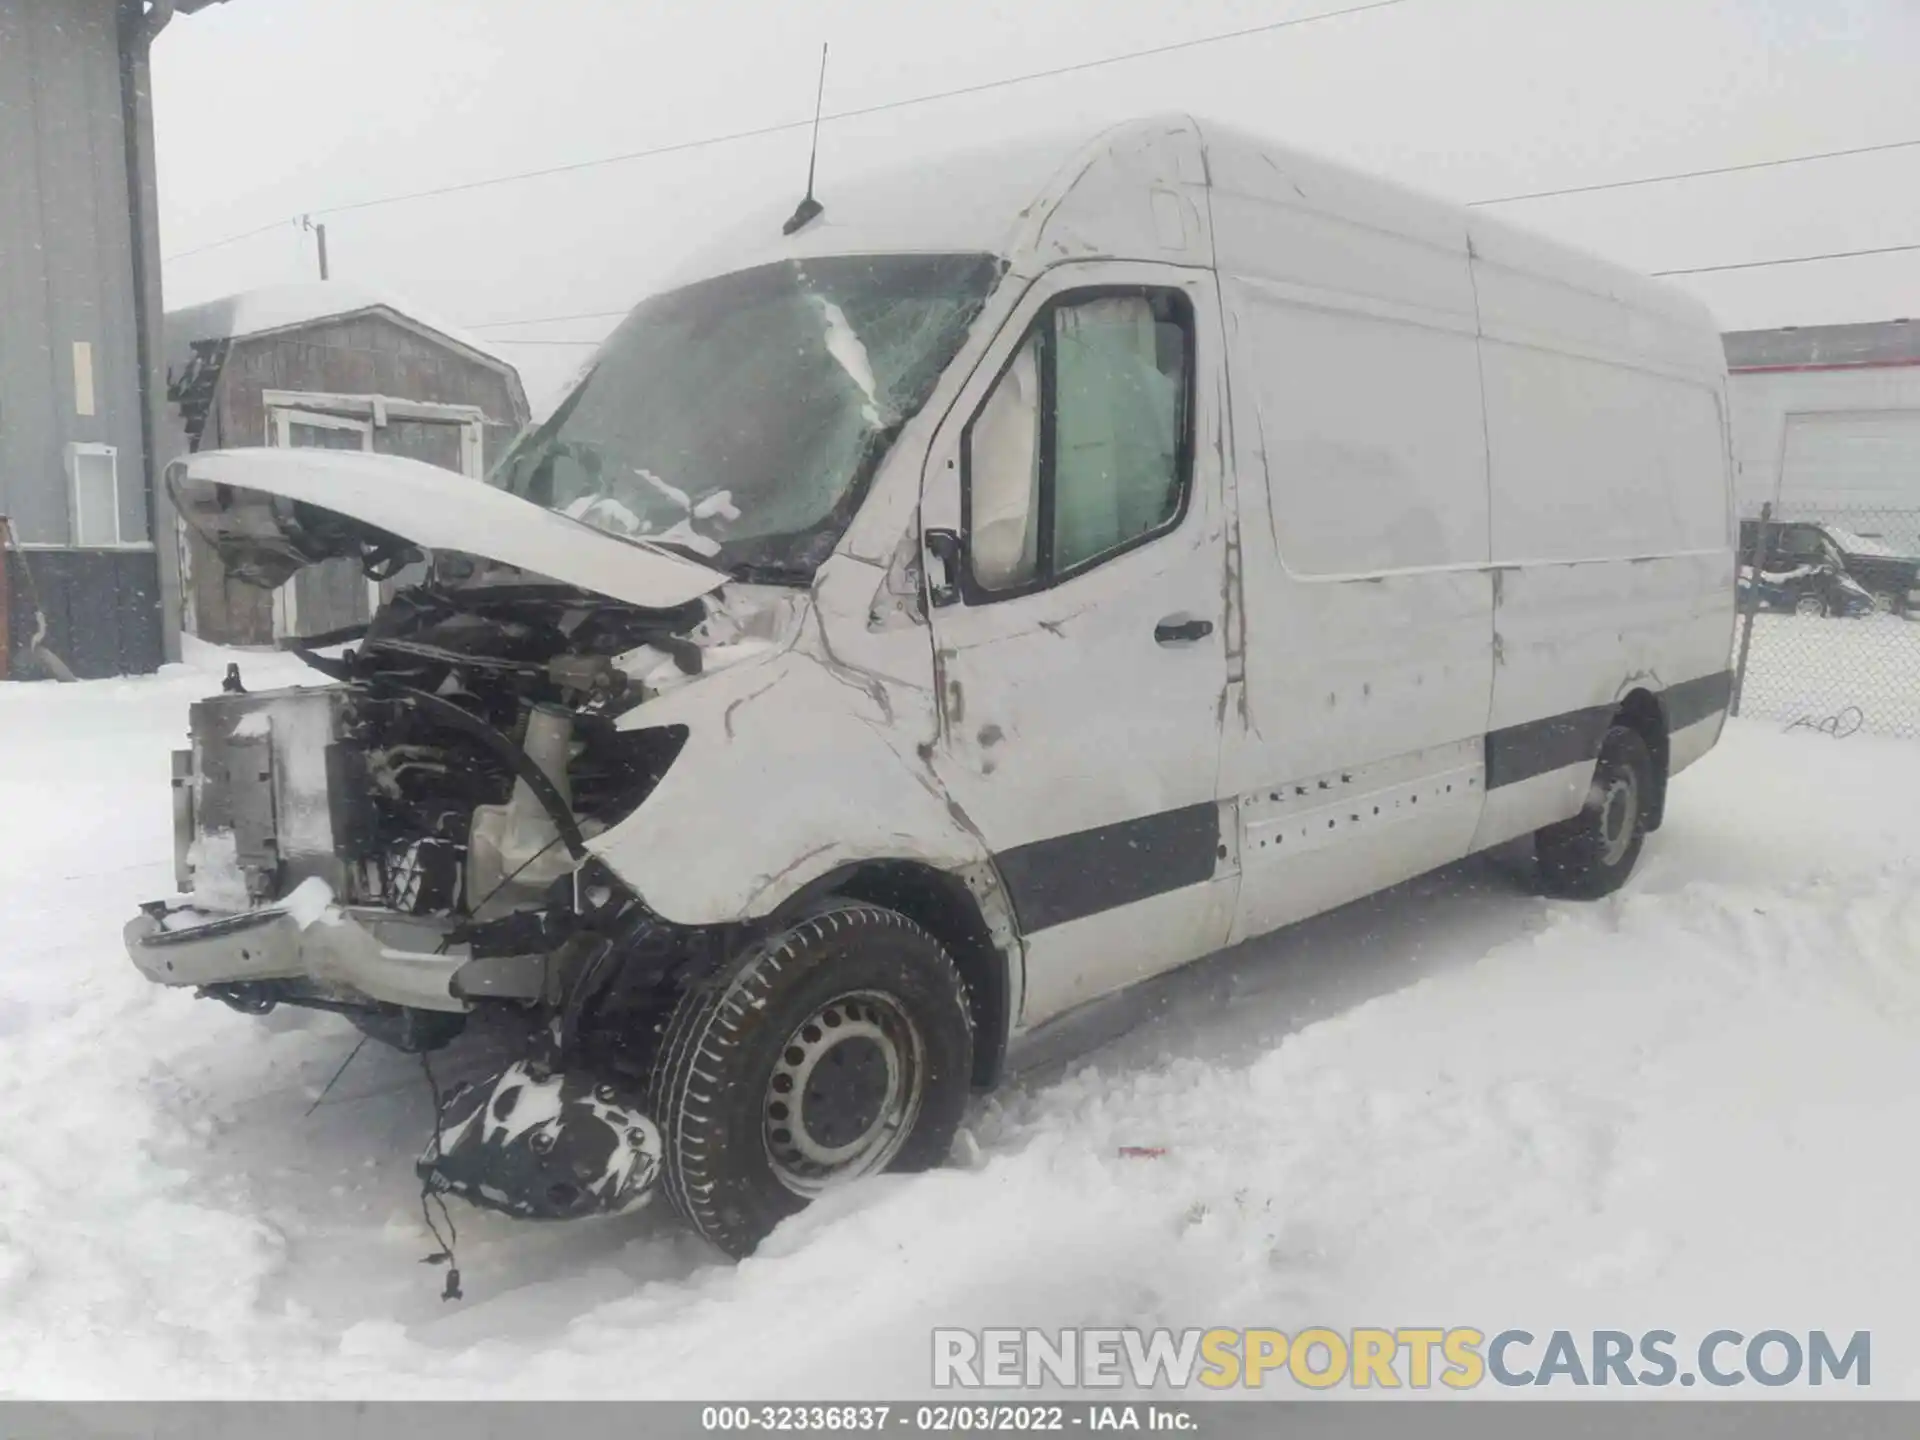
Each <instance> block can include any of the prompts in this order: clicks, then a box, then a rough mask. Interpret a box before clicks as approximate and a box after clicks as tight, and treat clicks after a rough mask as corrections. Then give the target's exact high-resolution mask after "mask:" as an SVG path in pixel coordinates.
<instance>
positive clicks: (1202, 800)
mask: <svg viewBox="0 0 1920 1440" xmlns="http://www.w3.org/2000/svg"><path fill="white" fill-rule="evenodd" d="M1219 315H1220V311H1219V305H1218V302H1217V300H1216V298H1215V292H1214V286H1213V280H1212V276H1211V275H1210V274H1208V273H1206V272H1201V271H1194V270H1189V269H1184V268H1176V267H1169V266H1156V265H1144V264H1123V263H1111V264H1108V263H1102V264H1088V265H1072V266H1065V267H1060V268H1059V269H1056V270H1052V271H1049V272H1048V274H1047V276H1046V277H1044V278H1043V279H1042V280H1040V281H1039V282H1037V283H1036V284H1035V286H1034V287H1033V289H1032V290H1030V291H1029V292H1028V294H1027V295H1026V296H1025V298H1024V299H1023V301H1022V303H1021V304H1020V306H1019V307H1018V308H1017V309H1016V311H1015V312H1014V314H1013V316H1012V317H1011V319H1010V320H1009V321H1008V322H1007V325H1006V327H1005V328H1004V329H1003V331H1002V332H1001V335H1000V339H999V343H996V344H995V345H994V346H993V347H992V348H991V349H990V350H989V351H988V355H987V358H986V359H985V360H984V361H982V363H981V365H980V367H979V369H978V370H977V371H976V372H975V373H974V375H973V376H972V377H971V379H970V380H969V381H968V383H967V385H966V386H965V388H964V389H963V390H962V391H961V394H960V398H959V400H958V402H957V403H956V404H955V406H954V408H953V409H952V410H951V411H950V412H949V413H948V415H947V416H946V418H945V420H944V421H943V422H942V425H941V428H940V430H939V432H938V433H937V435H936V437H935V440H934V443H933V447H932V449H931V451H930V453H929V458H928V466H927V471H926V475H925V481H924V487H923V493H922V506H921V524H922V539H923V542H924V548H925V554H924V557H923V558H924V563H925V564H926V566H927V576H928V584H929V597H930V600H931V602H932V605H931V618H932V628H933V637H934V645H935V681H936V684H937V685H938V687H939V691H940V708H941V736H940V741H939V744H938V746H937V747H936V754H935V756H934V759H933V763H934V767H935V769H936V771H937V772H938V774H939V776H940V778H941V780H942V782H943V783H944V784H945V786H946V788H947V791H948V793H949V794H950V795H951V796H952V797H953V798H954V799H955V800H956V801H957V802H958V803H959V805H960V806H961V807H962V808H963V809H964V810H965V811H966V814H967V817H968V819H969V820H970V822H971V823H972V824H973V825H974V826H975V827H976V828H977V829H978V830H979V831H980V832H981V833H982V835H983V836H984V837H985V839H986V842H987V844H988V846H989V847H990V848H991V849H992V850H993V852H994V854H995V857H996V859H997V861H998V864H999V868H1000V872H1001V875H1002V878H1003V879H1004V880H1005V882H1006V885H1007V888H1008V891H1009V894H1010V897H1011V899H1012V902H1013V906H1014V910H1015V913H1016V915H1017V917H1018V919H1019V922H1020V926H1021V930H1022V933H1023V935H1024V936H1025V938H1026V942H1027V960H1026V977H1027V978H1026V992H1025V995H1024V997H1023V999H1022V1003H1021V1008H1020V1023H1021V1024H1022V1025H1023V1026H1031V1025H1034V1024H1037V1023H1038V1022H1040V1021H1042V1020H1045V1019H1047V1018H1048V1017H1050V1016H1052V1015H1055V1014H1058V1013H1059V1012H1061V1011H1063V1010H1066V1009H1069V1008H1071V1007H1072V1006H1074V1005H1077V1004H1080V1003H1082V1002H1084V1001H1087V1000H1091V999H1094V998H1095V997H1097V996H1099V995H1101V994H1104V993H1106V992H1108V991H1111V990H1115V989H1118V988H1120V987H1121V986H1123V985H1126V984H1128V983H1131V982H1132V981H1135V980H1138V979H1141V978H1143V977H1145V976H1147V975H1150V974H1153V973H1155V972H1157V971H1160V970H1164V969H1168V968H1170V967H1172V966H1174V965H1178V964H1182V963H1184V962H1186V961H1188V960H1191V959H1194V958H1196V957H1197V956H1199V955H1203V954H1205V953H1207V952H1208V951H1211V950H1214V949H1218V948H1219V947H1220V946H1221V945H1222V944H1224V943H1225V940H1226V936H1227V933H1228V930H1229V928H1230V926H1231V923H1232V918H1233V910H1234V904H1235V900H1236V877H1237V864H1236V862H1235V859H1234V856H1233V846H1234V837H1233V827H1232V826H1231V825H1230V824H1225V825H1223V823H1222V820H1221V814H1220V808H1219V805H1218V801H1217V785H1218V775H1219V760H1220V745H1221V719H1222V712H1223V709H1224V706H1225V696H1226V686H1227V671H1228V663H1227V636H1228V629H1229V627H1228V623H1227V622H1228V616H1227V613H1226V606H1227V602H1226V592H1227V585H1226V579H1227V574H1226V546H1225V541H1224V538H1223V537H1224V534H1225V529H1226V527H1225V524H1224V517H1225V506H1226V503H1227V502H1226V496H1225V494H1224V493H1223V476H1222V462H1221V450H1222V447H1221V446H1220V445H1219V444H1218V443H1217V439H1218V436H1219V434H1220V425H1221V417H1220V414H1219V408H1218V407H1219V398H1218V397H1219V396H1220V394H1221V382H1222V377H1223V370H1222V365H1221V360H1220V356H1221V353H1222V347H1221V344H1220V338H1219V325H1220V321H1219Z"/></svg>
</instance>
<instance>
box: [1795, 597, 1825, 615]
mask: <svg viewBox="0 0 1920 1440" xmlns="http://www.w3.org/2000/svg"><path fill="white" fill-rule="evenodd" d="M1793 613H1794V614H1796V615H1806V616H1821V615H1825V614H1826V613H1827V602H1826V601H1824V600H1822V599H1821V598H1820V597H1819V596H1818V595H1802V596H1801V597H1800V598H1799V599H1798V600H1796V601H1794V602H1793Z"/></svg>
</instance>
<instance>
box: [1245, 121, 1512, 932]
mask: <svg viewBox="0 0 1920 1440" xmlns="http://www.w3.org/2000/svg"><path fill="white" fill-rule="evenodd" d="M1208 158H1209V164H1210V169H1211V173H1212V176H1213V183H1214V195H1213V223H1214V239H1215V246H1216V250H1217V252H1218V265H1219V271H1220V276H1221V289H1222V296H1223V299H1224V301H1225V305H1226V309H1227V312H1228V315H1229V328H1230V331H1231V338H1230V344H1229V364H1230V366H1231V374H1230V390H1231V398H1232V414H1233V446H1234V454H1235V459H1236V482H1237V486H1238V494H1239V500H1240V554H1241V576H1242V587H1243V593H1244V596H1245V612H1246V626H1247V640H1246V649H1245V667H1244V669H1245V673H1244V678H1243V683H1242V687H1241V695H1240V703H1239V704H1238V705H1237V706H1235V707H1233V708H1231V709H1230V711H1229V713H1228V715H1227V733H1226V742H1225V749H1224V752H1223V759H1222V771H1221V794H1222V796H1223V798H1225V799H1228V800H1230V801H1231V802H1232V803H1234V804H1235V805H1236V806H1237V810H1238V815H1239V821H1240V858H1241V868H1242V883H1241V903H1240V909H1239V914H1238V917H1237V921H1236V926H1235V932H1234V936H1235V938H1236V939H1238V938H1242V937H1244V936H1247V935H1252V934H1258V933H1261V932H1262V931H1265V930H1270V929H1273V928H1275V927H1277V926H1279V925H1283V924H1286V923H1288V922H1290V921H1292V920H1296V919H1299V918H1301V917H1303V916H1306V915H1310V914H1313V913H1315V912H1317V911H1320V910H1325V909H1328V908H1330V907H1331V906H1334V905H1338V904H1341V903H1343V902H1345V901H1347V900H1351V899H1354V898H1357V897H1358V896H1361V895H1364V894H1367V893H1370V892H1372V891H1374V890H1378V889H1381V888H1383V887H1385V886H1388V885H1392V884H1395V883H1397V882H1398V881H1401V880H1404V879H1407V878H1409V877H1410V876H1413V875H1416V874H1419V873H1421V872H1423V871H1426V870H1430V869H1432V868H1434V867H1435V866H1438V865H1442V864H1445V863H1447V862H1448V861H1450V860H1454V859H1457V858H1459V857H1460V856H1462V855H1464V854H1466V853H1467V849H1468V846H1469V844H1470V843H1471V841H1472V837H1473V834H1474V831H1475V828H1476V826H1477V823H1478V820H1479V815H1480V805H1481V794H1482V770H1483V766H1482V758H1481V747H1482V736H1483V735H1484V733H1485V730H1486V723H1487V698H1488V694H1489V691H1490V689H1491V685H1492V651H1491V637H1492V603H1493V598H1492V597H1493V584H1492V579H1491V576H1490V574H1489V572H1488V569H1487V562H1488V557H1489V547H1488V524H1489V515H1488V509H1487V489H1486V440H1485V433H1484V428H1483V425H1482V420H1481V398H1480V375H1479V359H1478V354H1477V350H1476V331H1477V321H1476V317H1475V312H1474V300H1473V288H1472V279H1471V276H1470V274H1469V271H1468V263H1467V249H1466V231H1465V225H1464V223H1463V221H1462V220H1461V219H1460V218H1459V217H1458V215H1457V214H1451V213H1449V212H1448V211H1447V210H1446V208H1445V207H1443V206H1439V205H1437V204H1435V203H1433V202H1429V201H1425V200H1422V199H1420V198H1419V197H1412V196H1409V195H1407V194H1406V193H1405V192H1402V191H1400V190H1398V189H1397V187H1394V186H1391V185H1387V184H1384V183H1382V182H1376V181H1372V180H1369V179H1366V178H1365V177H1357V176H1352V175H1349V174H1347V173H1345V172H1341V171H1337V170H1334V169H1332V168H1331V167H1324V166H1320V165H1318V164H1316V163H1314V162H1309V161H1305V160H1301V159H1298V158H1297V157H1293V156H1286V157H1283V158H1280V159H1270V158H1269V157H1268V156H1267V155H1266V154H1264V153H1263V152H1262V151H1260V150H1259V149H1257V148H1255V147H1252V146H1250V145H1247V144H1245V143H1244V142H1240V141H1238V140H1237V139H1235V138H1234V137H1231V136H1226V137H1216V136H1215V135H1214V134H1213V133H1212V132H1211V131H1210V132H1209V148H1208Z"/></svg>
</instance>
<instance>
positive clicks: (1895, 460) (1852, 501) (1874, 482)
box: [1780, 410, 1920, 510]
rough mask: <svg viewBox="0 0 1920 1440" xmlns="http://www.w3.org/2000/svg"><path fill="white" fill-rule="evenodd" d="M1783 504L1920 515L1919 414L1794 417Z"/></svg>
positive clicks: (1782, 486) (1894, 412) (1782, 479)
mask: <svg viewBox="0 0 1920 1440" xmlns="http://www.w3.org/2000/svg"><path fill="white" fill-rule="evenodd" d="M1780 501H1781V505H1782V507H1783V508H1785V507H1788V506H1792V507H1794V508H1796V509H1806V508H1811V507H1823V508H1870V509H1885V510H1920V410H1860V411H1851V412H1835V413H1828V414H1817V415H1789V416H1788V417H1787V438H1786V452H1785V454H1784V455H1783V456H1782V458H1781V471H1780Z"/></svg>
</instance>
